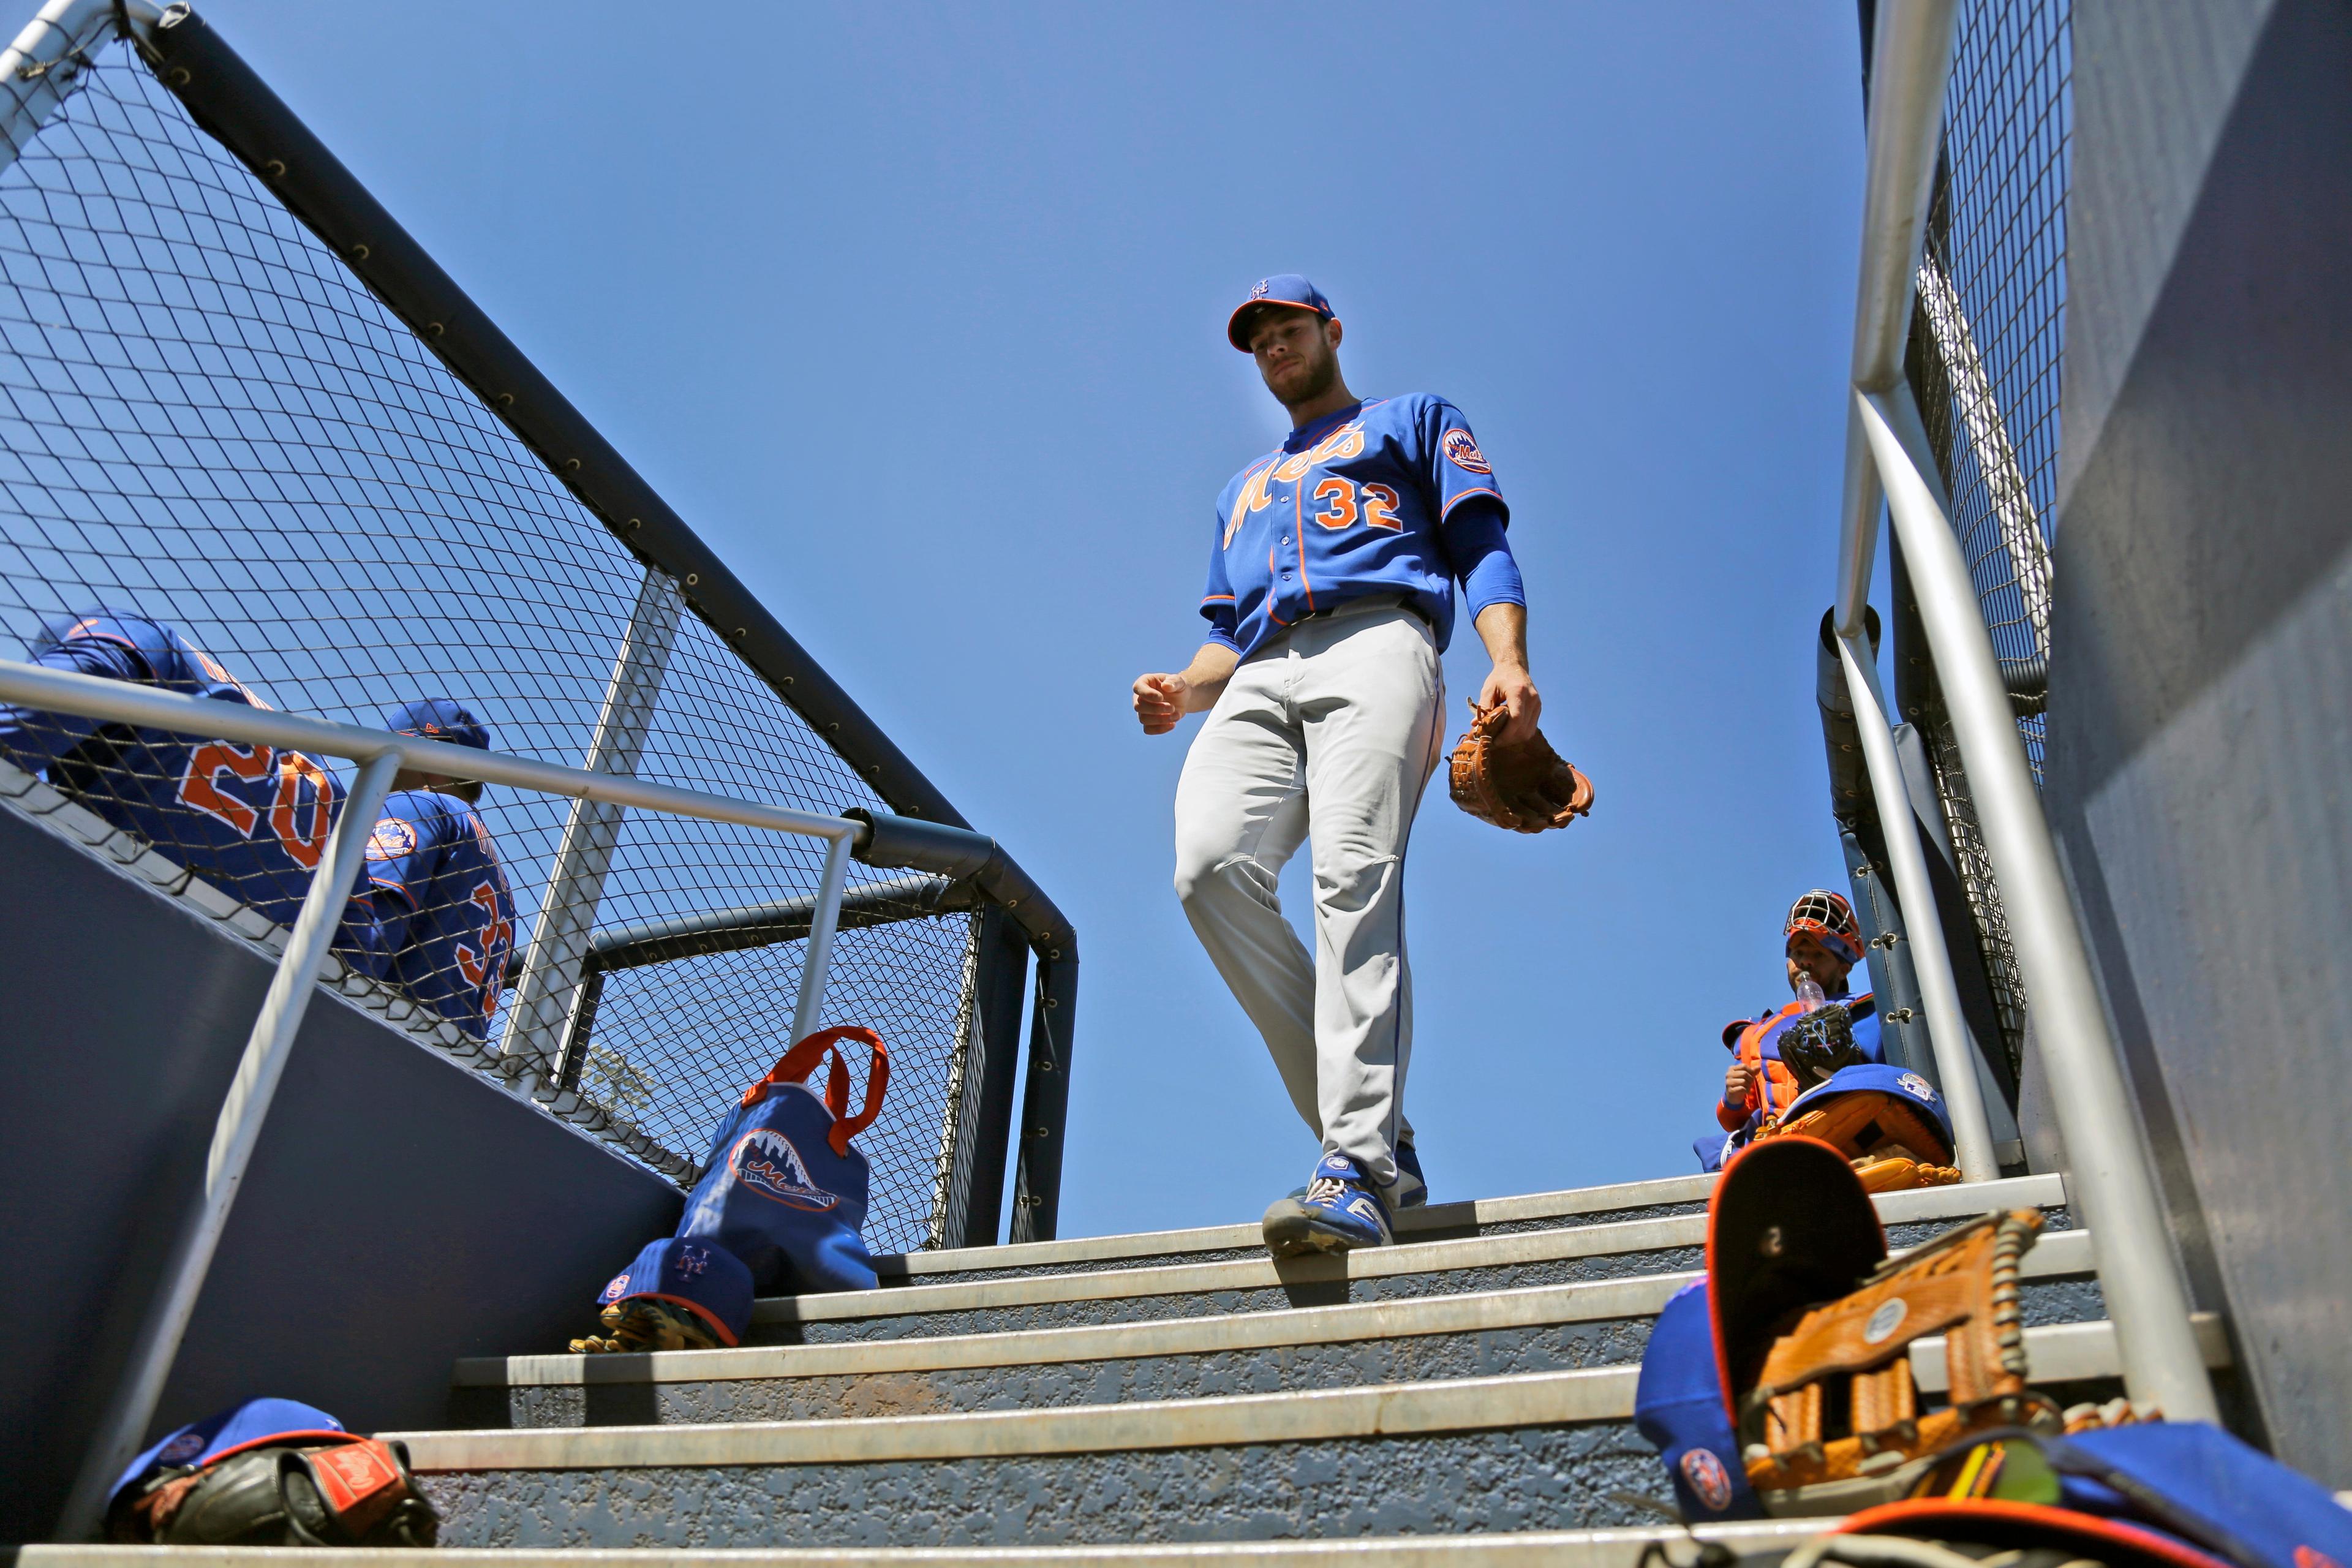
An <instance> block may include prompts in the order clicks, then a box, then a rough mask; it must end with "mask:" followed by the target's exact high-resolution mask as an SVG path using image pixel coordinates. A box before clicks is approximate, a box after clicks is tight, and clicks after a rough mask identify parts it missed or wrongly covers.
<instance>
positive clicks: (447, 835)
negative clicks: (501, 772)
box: [361, 697, 515, 1040]
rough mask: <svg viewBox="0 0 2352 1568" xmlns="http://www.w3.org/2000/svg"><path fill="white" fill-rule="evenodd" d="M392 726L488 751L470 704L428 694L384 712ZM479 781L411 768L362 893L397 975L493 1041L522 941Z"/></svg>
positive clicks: (390, 971)
mask: <svg viewBox="0 0 2352 1568" xmlns="http://www.w3.org/2000/svg"><path fill="white" fill-rule="evenodd" d="M384 728H385V729H387V730H390V731H393V732H394V734H400V735H417V736H421V737H424V738H425V739H428V740H435V741H448V742H454V743H456V744H457V745H460V746H474V747H478V748H479V749H481V750H484V751H487V750H488V749H489V744H490V736H489V731H488V730H487V729H485V728H484V727H483V725H482V723H481V721H479V720H478V719H476V718H475V717H474V715H473V714H471V713H469V712H467V710H466V709H465V707H464V705H463V704H461V703H458V702H456V701H453V700H450V699H449V698H446V697H428V698H425V699H423V700H418V701H415V702H411V703H408V704H406V705H404V706H403V707H400V708H395V709H394V710H392V711H391V712H389V713H387V714H385V715H384ZM481 798H482V785H481V783H480V781H479V780H473V779H457V778H452V777H450V776H448V775H447V774H445V773H424V772H420V771H418V770H417V769H415V768H403V769H401V771H400V772H399V773H395V774H394V775H393V780H392V793H391V794H390V795H386V796H384V801H383V811H382V812H381V813H380V814H379V815H378V816H377V819H376V825H375V833H374V835H373V837H371V838H370V839H369V840H368V847H367V861H366V870H365V872H364V874H363V877H364V879H363V882H362V899H361V901H362V902H364V903H366V904H368V905H369V906H371V907H372V908H373V911H374V914H375V918H376V921H377V923H378V925H379V926H380V927H381V928H382V931H383V952H384V953H385V958H384V961H383V966H382V967H381V969H379V971H378V972H377V973H378V977H379V978H381V979H385V980H390V981H392V982H393V983H394V984H397V985H399V986H400V987H401V988H402V989H403V990H404V991H406V992H407V993H408V994H410V995H411V996H413V997H415V999H416V1000H417V1002H418V1003H420V1004H422V1005H425V1006H426V1007H429V1008H431V1009H432V1010H433V1011H435V1012H436V1013H438V1014H439V1015H441V1016H443V1017H444V1018H446V1019H448V1020H449V1021H450V1022H452V1023H454V1024H456V1025H457V1026H458V1027H459V1028H461V1029H463V1030H465V1031H466V1033H467V1034H468V1035H470V1036H472V1037H474V1038H475V1039H477V1040H483V1039H488V1037H489V1031H490V1020H491V1019H492V1018H493V1017H494V1016H497V1013H498V1010H499V991H500V990H501V988H502V987H503V986H504V984H505V980H506V970H507V956H508V954H509V953H510V952H512V951H513V949H514V923H515V911H514V899H513V896H512V895H511V894H510V893H509V891H508V889H507V876H506V872H505V871H504V870H503V869H502V868H500V867H499V853H498V850H497V849H496V848H495V847H493V846H492V845H491V843H490V834H489V829H488V828H487V827H485V826H483V825H482V819H481V817H480V816H478V815H477V814H476V813H475V811H474V806H475V805H477V804H478V802H479V801H480V800H481Z"/></svg>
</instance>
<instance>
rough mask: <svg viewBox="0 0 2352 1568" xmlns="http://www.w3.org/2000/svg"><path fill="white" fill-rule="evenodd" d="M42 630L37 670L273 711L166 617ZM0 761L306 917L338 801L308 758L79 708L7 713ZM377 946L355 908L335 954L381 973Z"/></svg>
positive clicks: (246, 892) (254, 903) (272, 911)
mask: <svg viewBox="0 0 2352 1568" xmlns="http://www.w3.org/2000/svg"><path fill="white" fill-rule="evenodd" d="M45 630H46V635H45V636H44V637H43V638H42V639H41V640H40V641H39V642H37V643H36V644H35V645H34V646H33V647H32V649H31V655H32V662H34V663H35V664H37V665H42V666H45V667H47V668H51V669H64V670H73V671H77V672H79V673H80V674H83V675H95V676H100V677H102V678H104V679H109V680H128V681H136V682H139V683H140V684H142V685H146V686H153V687H157V688H159V689H163V690H165V691H175V692H179V693H181V694H183V695H184V696H189V697H202V698H206V699H209V700H213V701H217V702H233V703H238V704H242V705H244V706H247V707H252V708H267V707H268V706H269V704H268V703H267V702H264V701H263V700H261V699H260V698H258V697H257V696H255V695H254V694H253V692H251V691H250V690H248V689H247V688H246V686H245V685H244V683H243V682H241V681H239V680H238V679H236V677H235V676H233V675H231V674H230V673H229V672H228V671H227V670H226V669H225V668H222V667H221V665H220V663H219V661H217V660H216V659H215V658H213V657H212V656H211V655H209V654H207V653H205V651H204V649H202V648H200V647H197V646H196V645H195V644H194V642H193V641H191V640H190V639H189V638H188V637H186V636H184V634H183V633H181V632H180V631H179V630H178V628H176V627H174V626H167V625H165V624H164V623H163V622H162V621H157V620H152V619H150V618H149V617H147V616H141V615H136V614H132V613H131V612H128V611H121V610H107V609H94V610H86V611H83V612H82V613H80V614H79V615H74V616H60V617H58V618H56V619H53V620H51V621H50V622H49V623H48V624H47V627H46V628H45ZM0 754H5V756H6V757H7V758H8V760H9V761H11V762H13V763H16V765H17V766H18V767H20V768H23V769H25V770H26V771H27V772H31V773H41V774H43V775H44V776H46V777H47V780H48V782H49V783H51V784H55V785H57V786H58V788H60V789H64V790H68V791H71V792H72V793H73V794H74V795H77V796H79V798H80V800H81V801H82V803H83V804H84V805H88V806H89V808H90V809H91V810H92V811H95V812H96V813H98V815H99V816H102V817H104V818H105V819H106V820H107V821H108V822H110V823H111V824H113V825H114V826H117V827H121V828H125V829H127V830H129V831H130V832H131V833H134V834H136V835H138V836H139V837H141V838H143V839H145V840H146V841H147V842H148V843H150V844H152V845H153V846H154V847H155V848H156V850H157V852H159V853H160V854H162V855H163V856H164V857H165V858H168V859H171V860H173V861H174V862H176V863H177V864H179V865H182V866H184V867H186V868H188V869H189V870H191V871H194V873H195V874H196V875H198V876H199V877H202V878H203V879H205V880H206V881H207V882H210V883H212V884H214V885H215V887H217V888H219V889H221V890H222V891H223V892H225V893H227V894H229V895H230V896H231V897H233V898H236V899H237V900H240V901H242V902H244V903H245V904H247V905H248V906H250V907H251V908H252V909H254V910H256V911H257V912H258V913H260V914H261V915H263V916H265V917H267V918H268V919H269V920H272V921H277V922H278V924H280V925H288V926H290V925H292V924H293V923H294V917H295V916H296V914H298V913H299V912H300V910H301V907H302V898H303V895H304V894H305V893H306V892H308V891H309V890H310V874H311V872H312V871H313V870H314V869H315V868H317V866H318V864H319V861H320V857H321V856H322V855H323V854H324V853H325V852H326V847H327V835H328V833H329V832H330V831H331V829H332V827H333V826H334V820H335V817H336V816H337V814H338V813H339V812H340V810H341V805H342V795H343V792H342V788H341V785H340V784H337V783H336V781H335V777H334V775H333V773H331V772H330V771H329V770H328V768H327V766H326V764H325V763H321V762H320V761H319V760H317V759H316V758H313V757H310V756H306V755H305V754H303V753H302V752H286V751H278V750H275V749H273V748H271V747H268V746H247V745H241V744H238V743H236V742H232V741H221V740H207V739H205V738H204V737H203V736H202V735H193V736H192V735H184V734H179V733H176V732H173V731H166V730H147V729H135V728H133V727H131V726H130V725H127V724H110V723H106V722H103V721H100V720H96V719H86V718H82V717H80V716H79V715H77V714H72V713H52V712H47V711H44V710H36V709H29V708H15V707H8V706H5V705H0ZM379 942H380V937H379V934H378V933H377V932H376V931H375V930H374V927H373V920H372V917H371V912H370V911H369V910H367V909H366V908H364V907H363V906H360V905H357V904H354V905H352V906H351V907H349V908H348V909H347V910H346V911H345V915H344V919H343V922H342V927H341V930H340V931H338V932H337V934H336V939H335V947H336V950H337V951H338V952H341V953H342V954H343V956H345V957H346V958H349V959H351V960H352V961H353V962H355V963H362V964H363V965H366V966H369V967H373V955H374V954H376V952H378V945H379Z"/></svg>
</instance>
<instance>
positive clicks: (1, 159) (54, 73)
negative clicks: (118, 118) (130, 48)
mask: <svg viewBox="0 0 2352 1568" xmlns="http://www.w3.org/2000/svg"><path fill="white" fill-rule="evenodd" d="M123 15H124V16H125V17H126V18H127V19H128V20H129V21H130V23H131V26H132V27H133V28H135V29H136V30H137V31H138V32H139V33H140V35H141V36H142V37H144V36H145V35H146V33H147V31H148V29H150V28H152V26H154V25H155V20H156V18H157V17H158V16H161V15H162V13H161V12H159V11H157V10H156V9H155V7H154V6H153V5H149V4H147V3H146V0H130V3H129V4H128V5H126V6H125V7H124V10H123ZM114 23H115V8H114V0H48V4H47V5H44V6H42V7H41V9H40V13H39V14H38V15H37V16H35V17H34V18H33V19H32V20H31V21H29V22H27V23H26V24H25V30H24V31H23V32H21V33H18V34H17V35H16V41H15V42H14V43H12V44H10V45H9V46H8V47H7V48H6V49H5V50H0V170H5V169H6V168H7V167H8V165H9V164H11V163H15V162H16V160H17V158H18V157H20V156H21V155H22V154H23V153H24V151H25V149H26V147H27V146H29V145H30V144H31V143H32V140H33V138H34V137H36V136H37V135H39V134H40V131H41V126H42V125H43V123H44V122H46V121H47V120H48V118H49V116H50V115H52V114H54V113H56V112H57V109H58V105H59V104H61V103H63V102H64V101H65V99H66V93H67V91H68V89H70V88H71V86H72V84H73V79H74V76H75V73H76V69H77V68H76V67H75V66H73V65H72V64H70V63H68V62H69V57H71V56H73V55H75V54H78V53H79V52H80V51H82V50H84V49H87V48H89V47H90V46H91V45H93V44H97V43H100V42H102V41H103V40H104V39H105V37H106V35H107V34H108V33H110V32H111V31H112V30H113V28H114Z"/></svg>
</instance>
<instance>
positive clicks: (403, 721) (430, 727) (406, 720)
mask: <svg viewBox="0 0 2352 1568" xmlns="http://www.w3.org/2000/svg"><path fill="white" fill-rule="evenodd" d="M383 727H384V728H385V729H387V730H389V731H392V732H393V733H394V734H395V735H415V736H416V737H418V738H419V739H420V740H426V741H446V742H450V743H451V744H452V745H458V746H471V747H473V748H474V749H475V750H476V751H478V752H487V751H488V750H489V749H490V731H488V729H487V728H486V727H485V726H484V725H483V723H482V721H480V720H479V719H477V718H475V717H474V716H473V714H472V713H470V712H468V711H467V709H466V705H465V704H464V703H462V702H460V701H458V700H457V699H456V698H454V697H420V698H418V699H417V700H415V701H414V702H404V703H402V704H401V705H400V706H399V707H397V708H394V709H393V710H390V711H389V712H387V713H385V714H384V716H383Z"/></svg>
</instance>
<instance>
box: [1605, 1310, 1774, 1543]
mask: <svg viewBox="0 0 2352 1568" xmlns="http://www.w3.org/2000/svg"><path fill="white" fill-rule="evenodd" d="M1633 1424H1634V1426H1637V1427H1639V1428H1640V1429H1641V1433H1642V1436H1644V1437H1647V1438H1648V1439H1649V1440H1650V1441H1651V1442H1653V1443H1654V1444H1656V1445H1657V1448H1658V1457H1659V1458H1662V1459H1664V1461H1665V1466H1666V1479H1667V1480H1668V1481H1669V1482H1671V1483H1672V1484H1673V1486H1674V1489H1675V1502H1676V1503H1678V1504H1680V1505H1681V1508H1682V1515H1683V1520H1684V1522H1685V1523H1688V1524H1701V1523H1705V1522H1707V1521H1713V1520H1724V1519H1760V1518H1762V1517H1763V1513H1764V1505H1763V1504H1762V1503H1761V1502H1760V1501H1759V1500H1758V1499H1757V1496H1756V1493H1755V1490H1754V1489H1752V1488H1750V1487H1749V1486H1748V1468H1747V1467H1746V1466H1745V1465H1744V1464H1743V1463H1742V1462H1741V1461H1740V1458H1739V1441H1738V1437H1737V1436H1734V1434H1733V1432H1732V1428H1731V1411H1730V1408H1729V1406H1728V1405H1726V1404H1725V1402H1724V1398H1723V1380H1722V1378H1721V1377H1720V1375H1718V1373H1717V1371H1716V1361H1715V1318H1714V1314H1713V1312H1712V1311H1710V1310H1709V1309H1708V1306H1707V1296H1706V1280H1704V1279H1694V1280H1692V1281H1691V1282H1690V1283H1689V1284H1687V1285H1685V1286H1684V1287H1683V1288H1682V1289H1680V1290H1679V1291H1677V1292H1675V1297H1674V1300H1670V1301H1668V1302H1667V1303H1666V1305H1665V1308H1664V1310H1662V1311H1661V1312H1659V1314H1658V1321H1657V1323H1656V1325H1655V1326H1654V1327H1653V1328H1652V1329H1651V1331H1650V1343H1649V1347H1648V1349H1646V1350H1645V1351H1644V1352H1643V1354H1642V1377H1641V1382H1640V1383H1639V1384H1637V1386H1636V1390H1635V1393H1634V1394H1633Z"/></svg>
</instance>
